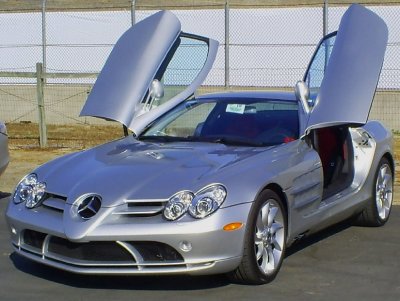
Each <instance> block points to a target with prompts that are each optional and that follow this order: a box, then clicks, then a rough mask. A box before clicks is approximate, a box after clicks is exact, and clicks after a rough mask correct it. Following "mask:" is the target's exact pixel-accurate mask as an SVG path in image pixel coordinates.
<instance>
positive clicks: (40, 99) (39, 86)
mask: <svg viewBox="0 0 400 301" xmlns="http://www.w3.org/2000/svg"><path fill="white" fill-rule="evenodd" d="M43 86H44V76H43V64H42V63H36V93H37V104H38V114H39V143H40V147H46V146H47V127H46V116H45V111H44V93H43Z"/></svg>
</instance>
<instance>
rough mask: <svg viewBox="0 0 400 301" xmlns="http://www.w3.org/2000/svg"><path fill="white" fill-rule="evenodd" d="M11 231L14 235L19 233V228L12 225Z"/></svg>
mask: <svg viewBox="0 0 400 301" xmlns="http://www.w3.org/2000/svg"><path fill="white" fill-rule="evenodd" d="M11 233H12V234H14V235H17V229H15V228H14V227H11Z"/></svg>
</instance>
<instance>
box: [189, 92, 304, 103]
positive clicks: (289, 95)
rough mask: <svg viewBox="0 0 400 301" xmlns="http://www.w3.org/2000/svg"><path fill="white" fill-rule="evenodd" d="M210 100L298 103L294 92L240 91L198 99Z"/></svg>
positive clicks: (218, 93) (198, 97)
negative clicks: (266, 100)
mask: <svg viewBox="0 0 400 301" xmlns="http://www.w3.org/2000/svg"><path fill="white" fill-rule="evenodd" d="M210 98H213V99H215V98H224V99H227V98H240V99H246V98H249V99H254V98H260V99H268V100H283V101H290V102H297V99H296V95H295V94H294V92H281V91H240V92H233V91H227V92H217V93H208V94H203V95H199V96H197V97H196V99H198V100H202V99H210Z"/></svg>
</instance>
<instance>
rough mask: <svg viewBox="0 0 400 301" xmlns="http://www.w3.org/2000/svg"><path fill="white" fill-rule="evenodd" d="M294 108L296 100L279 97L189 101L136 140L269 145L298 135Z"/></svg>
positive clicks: (169, 113)
mask: <svg viewBox="0 0 400 301" xmlns="http://www.w3.org/2000/svg"><path fill="white" fill-rule="evenodd" d="M297 110H298V106H297V103H296V102H289V101H281V100H269V99H259V98H258V99H248V98H246V99H240V98H238V99H235V98H218V99H201V100H189V101H187V102H185V103H182V104H181V105H179V106H177V107H176V108H174V109H173V110H171V111H170V112H168V113H167V114H165V115H164V116H162V117H160V118H159V119H157V120H156V121H155V122H153V124H151V125H150V127H148V128H147V129H146V130H145V131H144V132H143V134H142V135H140V136H139V137H138V139H139V140H155V141H163V142H169V141H204V142H214V143H223V144H231V145H249V146H271V145H276V144H281V143H286V142H290V141H293V140H295V139H297V138H298V135H299V122H298V111H297Z"/></svg>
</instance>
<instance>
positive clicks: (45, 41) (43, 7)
mask: <svg viewBox="0 0 400 301" xmlns="http://www.w3.org/2000/svg"><path fill="white" fill-rule="evenodd" d="M46 3H47V0H42V63H43V70H46V56H47V55H46V47H47V39H46Z"/></svg>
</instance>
